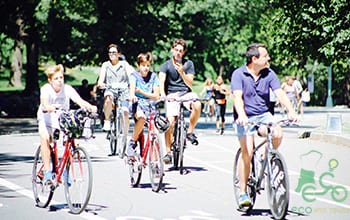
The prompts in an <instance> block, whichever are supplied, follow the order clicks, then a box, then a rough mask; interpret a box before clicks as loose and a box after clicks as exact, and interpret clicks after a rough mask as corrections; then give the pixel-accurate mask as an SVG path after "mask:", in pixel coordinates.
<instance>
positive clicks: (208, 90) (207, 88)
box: [201, 77, 215, 118]
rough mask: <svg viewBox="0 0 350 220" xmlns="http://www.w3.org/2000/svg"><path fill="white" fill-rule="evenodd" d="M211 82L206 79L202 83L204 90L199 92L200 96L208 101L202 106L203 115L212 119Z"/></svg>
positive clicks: (209, 79) (212, 98)
mask: <svg viewBox="0 0 350 220" xmlns="http://www.w3.org/2000/svg"><path fill="white" fill-rule="evenodd" d="M213 86H214V84H213V80H212V79H211V78H210V77H208V78H207V79H206V80H205V82H204V88H203V90H202V92H201V95H203V94H205V95H204V98H205V99H208V100H209V101H208V102H206V103H205V105H204V109H203V111H204V113H205V114H208V115H209V117H210V118H211V117H213V116H214V104H215V103H214V97H213Z"/></svg>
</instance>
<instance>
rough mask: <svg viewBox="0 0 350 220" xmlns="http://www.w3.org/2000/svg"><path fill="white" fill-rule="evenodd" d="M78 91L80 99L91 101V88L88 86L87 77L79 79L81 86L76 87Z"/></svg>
mask: <svg viewBox="0 0 350 220" xmlns="http://www.w3.org/2000/svg"><path fill="white" fill-rule="evenodd" d="M78 93H79V95H80V97H81V98H82V99H84V100H85V101H88V102H89V103H91V101H92V97H91V88H90V86H89V81H88V80H87V79H83V80H82V81H81V86H80V87H79V88H78Z"/></svg>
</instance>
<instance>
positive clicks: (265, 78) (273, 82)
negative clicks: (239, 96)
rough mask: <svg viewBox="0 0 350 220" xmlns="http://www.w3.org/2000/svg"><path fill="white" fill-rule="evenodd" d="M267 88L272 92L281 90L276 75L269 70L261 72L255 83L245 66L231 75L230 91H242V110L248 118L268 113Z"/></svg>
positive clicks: (268, 93) (268, 92) (268, 99)
mask: <svg viewBox="0 0 350 220" xmlns="http://www.w3.org/2000/svg"><path fill="white" fill-rule="evenodd" d="M269 88H271V89H272V91H274V90H276V89H279V88H281V83H280V81H279V79H278V77H277V75H276V73H275V72H274V71H273V70H272V69H270V68H266V69H263V70H261V71H260V76H259V78H258V80H257V81H256V82H255V81H254V78H253V76H252V75H251V74H250V73H249V72H248V70H247V66H246V65H244V66H241V67H239V68H238V69H236V70H235V71H234V72H233V73H232V77H231V91H232V92H233V91H235V90H241V91H243V102H244V109H245V112H246V114H247V116H248V117H249V116H254V115H261V114H263V113H265V112H268V111H269V102H270V89H269Z"/></svg>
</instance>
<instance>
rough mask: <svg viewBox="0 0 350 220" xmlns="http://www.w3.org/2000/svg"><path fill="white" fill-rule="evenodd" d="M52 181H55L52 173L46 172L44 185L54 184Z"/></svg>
mask: <svg viewBox="0 0 350 220" xmlns="http://www.w3.org/2000/svg"><path fill="white" fill-rule="evenodd" d="M52 179H53V173H52V171H46V172H45V174H44V179H43V182H44V185H50V184H52Z"/></svg>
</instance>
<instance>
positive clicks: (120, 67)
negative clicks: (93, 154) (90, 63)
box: [97, 44, 135, 131]
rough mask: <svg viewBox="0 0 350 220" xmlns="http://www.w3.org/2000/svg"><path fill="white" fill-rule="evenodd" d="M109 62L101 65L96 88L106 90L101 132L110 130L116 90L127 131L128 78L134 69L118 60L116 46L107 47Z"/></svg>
mask: <svg viewBox="0 0 350 220" xmlns="http://www.w3.org/2000/svg"><path fill="white" fill-rule="evenodd" d="M107 49H108V56H109V60H108V61H106V62H104V63H103V64H102V67H101V70H100V76H99V79H98V82H97V86H98V87H99V88H101V89H106V90H105V92H104V104H103V112H104V115H105V120H104V123H103V130H104V131H109V130H110V116H111V113H112V107H113V101H114V97H116V96H118V95H119V94H118V90H122V94H120V97H119V98H121V101H122V108H123V110H124V114H125V119H126V124H127V129H129V114H128V111H129V109H128V105H129V103H128V101H126V99H127V98H128V97H129V76H130V74H131V73H133V72H135V69H134V68H133V67H132V66H131V65H130V64H129V63H128V62H127V61H125V60H119V58H120V56H121V53H120V48H119V46H118V45H116V44H110V45H109V46H108V48H107Z"/></svg>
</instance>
